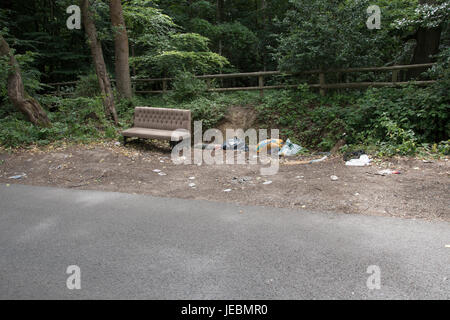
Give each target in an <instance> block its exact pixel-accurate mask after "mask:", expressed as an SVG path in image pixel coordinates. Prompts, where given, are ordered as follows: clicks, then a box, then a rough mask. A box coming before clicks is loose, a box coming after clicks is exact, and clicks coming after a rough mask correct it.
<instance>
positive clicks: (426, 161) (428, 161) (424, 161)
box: [422, 160, 433, 163]
mask: <svg viewBox="0 0 450 320" xmlns="http://www.w3.org/2000/svg"><path fill="white" fill-rule="evenodd" d="M422 162H423V163H433V161H431V160H422Z"/></svg>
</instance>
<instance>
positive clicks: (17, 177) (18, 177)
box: [8, 173, 27, 180]
mask: <svg viewBox="0 0 450 320" xmlns="http://www.w3.org/2000/svg"><path fill="white" fill-rule="evenodd" d="M26 176H27V174H26V173H22V174H18V175H16V176H12V177H9V178H8V179H14V180H18V179H22V178H25V177H26Z"/></svg>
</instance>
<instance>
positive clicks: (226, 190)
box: [223, 189, 231, 192]
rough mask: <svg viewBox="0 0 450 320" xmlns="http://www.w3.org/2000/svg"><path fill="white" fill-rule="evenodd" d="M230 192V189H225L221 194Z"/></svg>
mask: <svg viewBox="0 0 450 320" xmlns="http://www.w3.org/2000/svg"><path fill="white" fill-rule="evenodd" d="M230 191H231V189H225V190H223V192H230Z"/></svg>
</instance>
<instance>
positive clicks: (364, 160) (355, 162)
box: [345, 154, 372, 167]
mask: <svg viewBox="0 0 450 320" xmlns="http://www.w3.org/2000/svg"><path fill="white" fill-rule="evenodd" d="M370 161H372V160H370V159H369V156H368V155H367V154H363V155H361V156H360V157H359V159H352V160H350V161H347V162H346V163H345V165H346V166H351V167H364V166H368V165H370Z"/></svg>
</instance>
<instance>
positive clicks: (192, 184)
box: [188, 183, 196, 188]
mask: <svg viewBox="0 0 450 320" xmlns="http://www.w3.org/2000/svg"><path fill="white" fill-rule="evenodd" d="M188 186H189V187H191V188H194V187H195V186H196V184H195V183H189V184H188Z"/></svg>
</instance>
